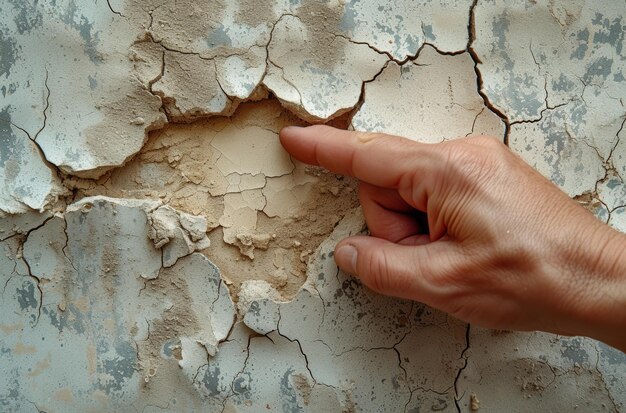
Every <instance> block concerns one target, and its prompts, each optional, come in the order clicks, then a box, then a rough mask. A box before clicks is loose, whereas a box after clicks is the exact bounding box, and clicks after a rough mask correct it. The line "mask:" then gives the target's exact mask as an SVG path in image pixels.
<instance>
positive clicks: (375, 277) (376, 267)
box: [367, 250, 392, 293]
mask: <svg viewBox="0 0 626 413" xmlns="http://www.w3.org/2000/svg"><path fill="white" fill-rule="evenodd" d="M389 263H390V260H389V254H388V253H387V252H386V251H385V250H378V251H376V252H374V253H372V254H370V255H369V259H368V260H367V265H368V268H370V277H369V284H370V285H369V287H370V288H371V289H372V290H374V291H376V292H379V293H385V292H387V291H389V290H390V289H391V287H392V278H391V277H392V276H391V272H390V267H389Z"/></svg>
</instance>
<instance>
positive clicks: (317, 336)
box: [0, 0, 626, 413]
mask: <svg viewBox="0 0 626 413" xmlns="http://www.w3.org/2000/svg"><path fill="white" fill-rule="evenodd" d="M624 18H626V3H625V2H623V1H620V0H611V1H605V2H593V1H582V0H574V1H565V0H563V1H560V0H537V1H522V0H514V1H509V0H507V1H505V0H474V1H469V0H459V1H448V0H430V1H409V0H392V1H385V2H377V1H373V0H320V1H315V0H275V1H254V0H202V1H193V0H180V1H175V2H172V1H165V0H56V1H34V0H2V1H0V180H1V181H2V185H0V286H2V292H1V294H0V309H1V313H2V317H1V318H0V411H2V412H30V411H33V412H44V411H45V412H50V413H52V412H74V411H76V412H79V411H80V412H200V411H203V412H204V411H209V412H259V411H266V410H267V411H289V412H300V411H303V412H307V411H310V412H318V411H346V412H383V411H389V412H397V411H405V412H424V411H444V412H447V411H449V412H461V411H463V412H466V411H477V410H480V411H487V412H500V411H520V412H522V411H523V412H526V411H573V410H576V409H578V410H580V411H608V412H626V356H625V355H624V354H623V353H620V352H618V351H617V350H614V349H612V348H610V347H608V346H606V345H604V344H602V343H598V342H596V341H593V340H590V339H586V338H578V337H575V338H567V337H560V336H555V335H550V334H544V333H515V332H509V331H491V330H484V329H480V328H478V327H476V326H470V325H466V324H464V323H461V322H460V321H458V320H455V319H452V318H451V317H449V316H447V315H445V314H443V313H440V312H438V311H435V310H433V309H431V308H428V307H426V306H424V305H422V304H420V303H416V302H408V301H401V300H396V299H391V298H387V297H382V296H379V295H376V294H374V293H372V292H371V291H369V290H367V289H366V288H364V287H363V286H362V285H361V284H360V283H359V281H358V280H356V279H354V278H351V277H350V276H348V275H346V274H343V273H342V272H340V271H339V270H338V269H337V267H336V266H335V264H334V261H333V258H332V251H333V247H334V245H335V243H336V242H337V241H338V240H339V239H341V238H342V237H344V236H346V235H349V234H356V233H365V232H366V231H367V229H366V228H365V225H364V221H363V218H362V215H361V213H360V210H359V207H358V200H357V196H356V182H354V181H353V180H352V179H349V178H344V177H340V176H336V175H333V174H330V173H328V172H327V171H324V170H322V169H319V168H312V167H308V166H305V165H302V164H300V163H299V162H297V161H295V160H293V159H291V158H290V157H289V155H288V154H287V153H286V152H284V151H283V149H282V148H281V146H280V143H279V141H278V131H279V130H280V128H281V127H283V126H285V125H293V124H298V125H306V124H310V123H328V124H331V125H334V126H338V127H342V128H353V129H355V130H362V131H378V132H386V133H393V134H399V135H403V136H406V137H409V138H411V139H414V140H418V141H422V142H440V141H443V140H447V139H455V138H460V137H464V136H470V135H478V134H489V135H493V136H497V137H500V138H501V139H502V140H503V141H504V142H505V143H507V144H508V145H509V146H510V147H511V149H512V150H514V151H516V152H517V153H519V154H520V155H521V156H522V157H523V158H524V159H525V160H526V161H527V162H529V163H530V164H532V165H533V166H534V167H536V168H537V169H538V170H539V171H540V172H541V173H542V174H544V175H545V176H547V177H548V178H550V179H551V180H552V181H553V182H555V183H556V184H557V185H559V186H560V187H561V188H562V189H563V190H564V191H566V192H567V193H568V194H569V195H570V196H572V197H573V198H575V199H576V200H577V201H578V202H580V203H582V204H583V205H585V206H586V207H587V208H588V209H589V210H590V211H591V212H592V213H594V214H596V216H597V217H598V219H601V220H603V221H605V222H607V223H608V224H610V225H612V226H614V227H615V228H617V229H619V230H621V231H626V185H625V184H624V177H626V140H624V139H622V137H623V135H624V134H626V131H624V122H625V121H626V109H624V99H626V80H625V78H624V71H625V70H626V52H625V51H624V50H623V42H624V29H625V24H626V23H625V22H624Z"/></svg>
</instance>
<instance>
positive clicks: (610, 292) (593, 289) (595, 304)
mask: <svg viewBox="0 0 626 413" xmlns="http://www.w3.org/2000/svg"><path fill="white" fill-rule="evenodd" d="M578 239H579V242H578V245H579V247H578V248H576V249H575V250H574V255H575V256H576V258H574V257H571V259H572V261H571V263H572V264H571V265H570V274H573V275H574V277H573V280H574V282H575V283H576V287H577V294H576V295H577V298H578V300H577V301H578V305H577V306H576V314H575V318H576V320H575V321H576V323H577V324H578V329H577V330H578V331H574V334H576V335H585V336H589V337H593V338H595V339H598V340H600V341H603V342H605V343H607V344H609V345H611V346H613V347H616V348H618V349H620V350H622V351H626V235H624V234H622V233H620V232H617V231H615V230H614V229H612V228H610V227H608V226H606V225H604V224H601V223H596V225H594V227H593V229H590V230H588V231H587V232H586V234H584V236H583V234H579V238H578Z"/></svg>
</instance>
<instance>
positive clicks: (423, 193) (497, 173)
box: [280, 126, 626, 350]
mask: <svg viewBox="0 0 626 413" xmlns="http://www.w3.org/2000/svg"><path fill="white" fill-rule="evenodd" d="M280 139H281V142H282V144H283V146H284V147H285V148H286V150H287V151H288V152H290V153H291V154H292V155H293V156H294V157H295V158H296V159H298V160H300V161H302V162H305V163H308V164H314V165H319V166H322V167H325V168H327V169H329V170H330V171H332V172H334V173H339V174H344V175H351V176H354V177H356V178H358V179H359V180H360V182H361V183H360V190H359V196H360V200H361V204H362V207H363V213H364V215H365V219H366V222H367V224H368V227H369V230H370V234H371V236H356V237H350V238H347V239H345V240H343V241H342V242H340V243H339V244H338V245H337V247H336V249H335V260H336V261H337V265H338V266H339V267H340V268H341V269H342V270H344V271H346V272H349V273H352V274H355V275H356V276H358V277H359V278H360V279H361V280H362V282H363V283H364V284H365V285H367V286H368V287H370V288H371V289H373V290H374V291H377V292H379V293H382V294H386V295H392V296H396V297H401V298H406V299H412V300H417V301H420V302H423V303H425V304H428V305H430V306H432V307H435V308H438V309H440V310H443V311H446V312H448V313H450V314H451V315H453V316H455V317H457V318H459V319H462V320H464V321H467V322H471V323H476V324H478V325H481V326H484V327H489V328H498V329H514V330H542V331H548V332H553V333H557V334H564V335H587V336H591V337H594V338H597V339H600V340H602V341H605V342H607V343H608V344H611V345H613V346H615V347H618V348H620V349H622V350H626V254H625V253H624V251H626V236H624V235H623V234H620V233H618V232H617V231H614V230H612V229H611V228H609V227H608V226H607V225H605V224H603V223H601V222H599V221H598V220H597V219H595V217H593V215H591V214H590V213H589V212H588V211H586V210H585V209H584V208H582V207H581V206H579V205H578V204H577V203H576V202H574V201H572V200H571V199H570V198H569V197H568V196H567V195H566V194H564V193H563V192H562V191H560V190H559V189H558V188H557V187H556V186H554V185H553V184H552V183H551V182H549V181H548V180H547V179H545V178H544V177H543V176H541V175H540V174H539V173H538V172H536V171H535V170H534V169H533V168H531V167H530V166H529V165H527V164H526V163H525V162H524V161H523V160H522V159H521V158H519V157H518V156H516V155H515V154H514V153H512V152H511V151H510V150H509V149H508V148H507V147H506V146H505V145H504V144H502V143H500V142H499V141H497V140H496V139H493V138H488V137H473V138H465V139H460V140H455V141H449V142H444V143H440V144H434V145H433V144H421V143H417V142H413V141H410V140H408V139H404V138H399V137H393V136H388V135H382V134H366V133H359V132H349V131H342V130H338V129H334V128H330V127H327V126H312V127H308V128H297V127H289V128H285V129H283V130H282V131H281V134H280Z"/></svg>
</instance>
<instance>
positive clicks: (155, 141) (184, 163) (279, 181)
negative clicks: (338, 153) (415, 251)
mask: <svg viewBox="0 0 626 413" xmlns="http://www.w3.org/2000/svg"><path fill="white" fill-rule="evenodd" d="M331 123H332V125H333V126H336V127H340V128H344V129H345V128H347V126H348V125H349V123H350V115H349V114H346V115H344V116H342V117H340V118H338V119H335V120H333V121H332V122H331ZM288 125H300V126H305V125H307V124H306V123H305V122H303V121H302V120H301V119H299V118H297V117H296V116H295V115H293V114H292V113H291V112H289V111H288V110H286V109H285V108H283V107H282V106H281V104H280V102H279V101H278V100H277V99H275V98H271V97H270V98H269V99H265V100H261V101H257V102H246V103H243V104H241V105H240V106H239V108H238V109H237V110H236V111H235V112H234V114H233V115H231V116H228V117H226V116H222V117H211V118H205V119H199V120H195V121H194V122H191V123H170V124H168V125H166V126H165V128H163V129H160V130H158V131H153V132H151V133H150V135H149V138H148V141H147V143H146V144H145V145H144V147H143V148H142V149H141V151H140V152H139V153H138V154H137V155H136V156H135V157H134V158H133V159H131V160H130V161H129V162H127V163H126V164H125V165H124V166H122V167H120V168H118V169H115V170H113V171H111V172H109V173H107V174H106V175H105V176H103V177H102V178H100V179H99V180H97V181H92V180H80V179H77V178H69V179H67V180H66V182H65V183H66V185H68V186H72V187H73V189H74V193H75V196H76V200H78V199H80V198H83V197H87V196H94V195H104V196H110V197H115V198H139V199H160V200H162V201H163V202H164V203H165V204H167V205H170V206H172V207H174V208H176V209H179V210H181V211H184V212H187V213H191V214H194V215H202V216H206V217H207V218H208V220H209V222H210V228H211V230H210V233H209V238H210V240H211V246H210V247H209V248H208V249H206V250H204V251H202V252H203V253H204V254H205V255H206V256H207V257H208V258H209V259H210V260H211V261H212V262H213V263H214V264H215V265H217V266H218V267H219V268H220V270H221V273H222V277H223V278H224V279H225V280H226V282H227V283H228V284H229V286H230V290H231V293H232V294H233V296H234V297H233V298H234V299H236V298H237V293H238V291H239V289H240V286H241V284H242V283H243V282H244V281H246V280H264V281H267V282H268V283H270V284H271V285H272V286H273V287H274V288H275V289H276V290H277V291H278V292H279V293H280V294H281V295H282V296H283V298H285V299H290V298H292V297H293V296H295V294H296V293H297V291H298V290H299V288H300V287H301V286H302V284H303V283H304V281H305V279H306V267H307V263H308V261H309V258H310V257H311V256H312V254H314V253H315V251H316V249H317V247H318V246H319V244H320V243H321V242H322V241H323V240H324V239H325V238H327V237H328V235H330V233H331V232H332V230H333V228H334V227H335V225H336V224H337V223H338V222H339V221H340V220H341V219H342V218H343V217H344V216H345V214H346V213H348V212H349V211H351V210H353V209H354V208H356V207H357V206H358V196H357V182H356V181H355V180H353V179H351V178H346V177H342V176H337V175H335V174H331V173H329V172H327V171H325V170H323V169H322V168H318V167H310V166H307V165H304V164H301V163H299V162H297V161H295V160H293V159H291V158H290V157H289V155H288V154H287V153H286V152H285V151H284V149H283V148H282V146H281V145H280V142H279V139H278V132H279V131H280V129H281V128H282V127H284V126H288Z"/></svg>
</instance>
